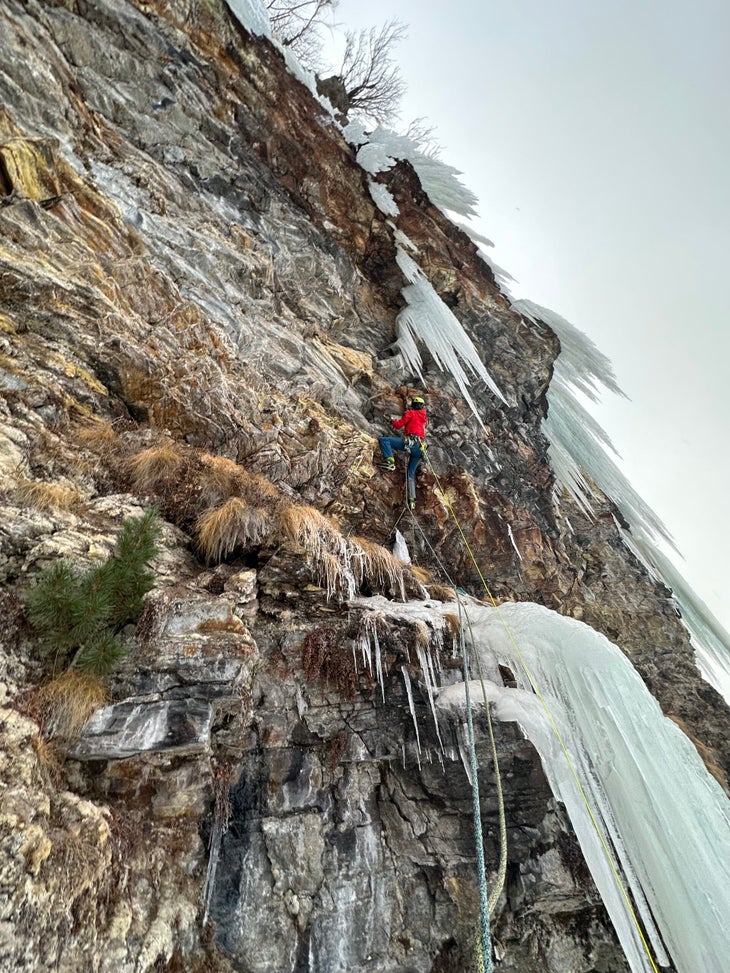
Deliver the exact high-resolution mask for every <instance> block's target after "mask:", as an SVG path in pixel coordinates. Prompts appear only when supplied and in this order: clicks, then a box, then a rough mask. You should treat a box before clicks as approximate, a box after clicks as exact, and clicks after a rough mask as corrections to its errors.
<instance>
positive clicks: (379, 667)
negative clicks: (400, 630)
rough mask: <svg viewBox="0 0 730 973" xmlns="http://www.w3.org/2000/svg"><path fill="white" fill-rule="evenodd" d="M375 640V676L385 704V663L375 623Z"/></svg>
mask: <svg viewBox="0 0 730 973" xmlns="http://www.w3.org/2000/svg"><path fill="white" fill-rule="evenodd" d="M373 640H374V641H375V675H376V677H377V680H378V683H379V685H380V693H381V695H382V697H383V702H385V681H384V680H383V663H382V659H381V655H380V639H379V638H378V629H377V627H376V625H375V622H373Z"/></svg>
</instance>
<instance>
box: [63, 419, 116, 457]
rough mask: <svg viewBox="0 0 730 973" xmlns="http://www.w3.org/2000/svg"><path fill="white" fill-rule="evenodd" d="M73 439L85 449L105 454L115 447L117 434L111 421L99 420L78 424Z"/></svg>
mask: <svg viewBox="0 0 730 973" xmlns="http://www.w3.org/2000/svg"><path fill="white" fill-rule="evenodd" d="M74 439H75V441H76V443H77V444H78V445H79V446H83V447H84V448H85V449H91V450H94V452H97V453H102V454H105V453H109V452H111V450H112V449H115V448H116V446H117V443H118V441H119V436H118V435H117V433H116V430H115V429H114V426H113V425H112V424H111V422H105V421H103V420H99V421H98V422H90V423H87V424H86V425H83V426H79V427H78V428H77V429H76V430H75V432H74Z"/></svg>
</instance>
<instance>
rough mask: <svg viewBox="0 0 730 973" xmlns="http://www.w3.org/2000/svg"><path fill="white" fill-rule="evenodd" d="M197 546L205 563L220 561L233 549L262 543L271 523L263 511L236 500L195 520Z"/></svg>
mask: <svg viewBox="0 0 730 973" xmlns="http://www.w3.org/2000/svg"><path fill="white" fill-rule="evenodd" d="M196 529H197V535H198V545H199V547H200V550H201V553H202V554H203V557H204V558H205V560H206V561H208V562H209V563H210V562H220V561H222V560H223V559H224V558H225V557H227V556H228V555H229V554H230V553H231V552H232V551H233V550H235V548H237V547H242V548H244V549H246V548H251V547H255V546H256V545H257V544H261V543H262V542H263V541H264V540H266V538H267V537H269V536H270V534H271V533H272V530H273V522H272V520H271V519H270V517H269V516H268V514H267V513H266V511H264V510H261V509H259V508H258V507H249V506H248V505H247V504H246V503H244V501H243V500H241V499H240V498H239V497H230V498H229V499H228V500H226V502H225V503H223V504H221V505H220V506H219V507H216V508H215V509H214V510H208V511H206V512H205V513H204V514H201V516H200V517H199V518H198V521H197V525H196Z"/></svg>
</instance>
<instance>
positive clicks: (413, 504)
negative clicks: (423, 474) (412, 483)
mask: <svg viewBox="0 0 730 973" xmlns="http://www.w3.org/2000/svg"><path fill="white" fill-rule="evenodd" d="M408 509H409V510H415V509H416V498H415V497H409V498H408Z"/></svg>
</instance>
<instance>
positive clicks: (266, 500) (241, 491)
mask: <svg viewBox="0 0 730 973" xmlns="http://www.w3.org/2000/svg"><path fill="white" fill-rule="evenodd" d="M200 459H201V464H202V468H201V471H200V491H201V499H202V501H203V503H205V504H207V505H209V506H215V507H217V506H218V505H219V504H220V503H222V502H223V501H224V500H227V499H228V498H229V497H240V498H241V499H243V500H245V501H246V503H248V504H249V506H252V507H263V508H266V509H270V510H272V511H273V510H274V509H275V508H276V507H277V505H278V504H279V503H280V499H281V498H280V496H279V491H278V490H277V489H276V487H275V486H274V485H273V483H270V482H269V481H268V480H267V479H265V477H263V476H259V475H258V474H257V473H249V472H247V471H246V470H244V468H243V467H242V466H239V465H238V464H237V463H234V462H233V460H230V459H226V457H225V456H212V455H211V454H210V453H204V454H203V455H202V456H201V457H200Z"/></svg>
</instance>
